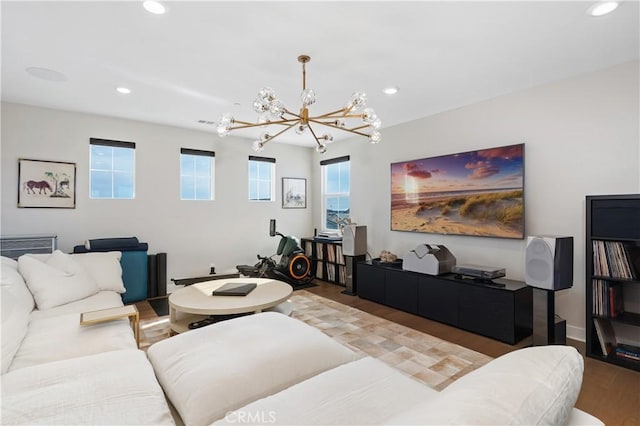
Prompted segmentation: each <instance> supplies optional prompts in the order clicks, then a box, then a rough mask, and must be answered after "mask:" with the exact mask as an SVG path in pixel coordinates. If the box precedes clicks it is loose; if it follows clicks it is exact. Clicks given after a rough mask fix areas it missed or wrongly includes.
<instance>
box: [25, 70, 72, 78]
mask: <svg viewBox="0 0 640 426" xmlns="http://www.w3.org/2000/svg"><path fill="white" fill-rule="evenodd" d="M26 71H27V73H29V74H31V75H32V76H34V77H36V78H40V79H42V80H47V81H67V76H66V75H64V74H62V73H60V72H58V71H54V70H50V69H49V68H38V67H29V68H27V69H26Z"/></svg>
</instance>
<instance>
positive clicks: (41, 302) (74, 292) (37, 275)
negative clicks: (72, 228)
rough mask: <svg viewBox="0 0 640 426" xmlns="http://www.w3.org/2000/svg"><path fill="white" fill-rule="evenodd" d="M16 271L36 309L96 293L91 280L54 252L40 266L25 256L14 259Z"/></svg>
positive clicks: (34, 260) (70, 261)
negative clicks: (16, 264) (25, 285)
mask: <svg viewBox="0 0 640 426" xmlns="http://www.w3.org/2000/svg"><path fill="white" fill-rule="evenodd" d="M18 270H19V271H20V274H22V276H23V277H24V279H25V281H26V283H27V286H28V287H29V290H30V291H31V293H32V294H33V298H34V299H35V301H36V306H37V307H38V309H48V308H53V307H55V306H59V305H63V304H65V303H69V302H73V301H75V300H80V299H84V298H85V297H88V296H91V295H93V294H96V293H97V292H98V290H99V289H98V285H97V284H96V282H95V281H94V280H93V278H91V276H90V275H89V274H88V273H87V272H86V271H85V270H84V268H83V267H82V266H80V265H79V264H78V263H77V262H75V261H74V260H73V259H72V258H71V257H70V256H69V255H67V254H65V253H63V252H61V251H60V250H56V251H54V252H53V254H52V255H51V256H50V257H49V258H48V259H47V261H46V263H45V262H42V261H40V260H38V259H36V258H34V257H32V256H30V255H28V254H26V255H23V256H20V258H18Z"/></svg>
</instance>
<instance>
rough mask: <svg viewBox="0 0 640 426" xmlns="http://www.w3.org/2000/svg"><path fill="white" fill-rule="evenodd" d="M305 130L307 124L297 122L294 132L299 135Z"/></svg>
mask: <svg viewBox="0 0 640 426" xmlns="http://www.w3.org/2000/svg"><path fill="white" fill-rule="evenodd" d="M305 130H307V125H306V124H298V125H297V126H296V133H297V134H299V135H301V134H303V133H304V132H305Z"/></svg>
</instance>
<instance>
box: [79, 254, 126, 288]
mask: <svg viewBox="0 0 640 426" xmlns="http://www.w3.org/2000/svg"><path fill="white" fill-rule="evenodd" d="M70 256H71V258H72V259H73V260H75V261H76V262H78V263H79V264H80V265H81V266H82V267H83V268H84V269H85V270H86V271H87V272H88V273H89V275H91V277H92V278H93V279H94V280H95V282H96V284H98V288H99V289H100V290H111V291H115V292H116V293H124V292H125V291H126V290H125V288H124V283H123V282H122V266H121V265H120V258H121V257H122V253H121V252H119V251H107V252H95V253H74V254H71V255H70Z"/></svg>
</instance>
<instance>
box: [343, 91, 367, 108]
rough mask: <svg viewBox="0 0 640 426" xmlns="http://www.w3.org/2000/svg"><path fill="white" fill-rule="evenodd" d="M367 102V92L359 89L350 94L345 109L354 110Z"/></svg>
mask: <svg viewBox="0 0 640 426" xmlns="http://www.w3.org/2000/svg"><path fill="white" fill-rule="evenodd" d="M366 103H367V94H366V93H364V92H362V91H359V92H355V93H354V94H353V95H351V100H350V101H349V103H348V104H347V109H348V110H351V111H356V110H358V109H360V108H362V107H364V106H365V105H366Z"/></svg>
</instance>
